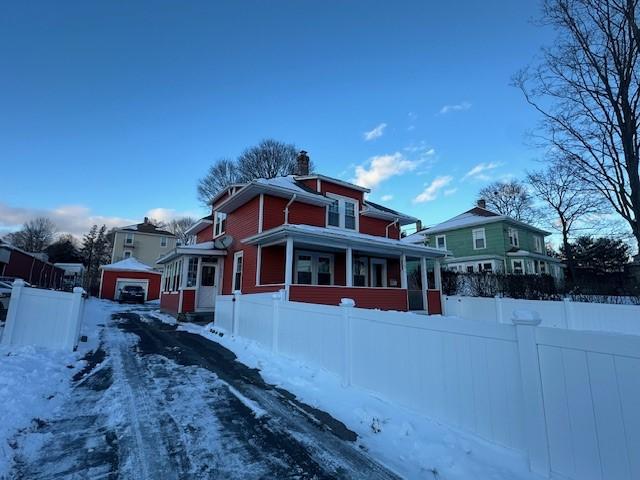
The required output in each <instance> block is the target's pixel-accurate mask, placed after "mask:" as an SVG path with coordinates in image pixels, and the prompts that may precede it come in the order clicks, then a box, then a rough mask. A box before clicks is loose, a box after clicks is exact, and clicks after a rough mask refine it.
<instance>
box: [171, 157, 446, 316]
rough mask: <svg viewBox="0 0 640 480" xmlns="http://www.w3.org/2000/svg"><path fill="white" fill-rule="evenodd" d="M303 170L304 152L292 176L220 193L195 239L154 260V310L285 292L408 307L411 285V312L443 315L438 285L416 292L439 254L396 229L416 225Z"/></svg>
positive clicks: (354, 189)
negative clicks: (157, 297)
mask: <svg viewBox="0 0 640 480" xmlns="http://www.w3.org/2000/svg"><path fill="white" fill-rule="evenodd" d="M308 164H309V157H308V156H307V155H306V152H301V153H300V155H299V157H298V173H299V175H291V176H286V177H277V178H272V179H257V180H254V181H252V182H249V183H246V184H239V185H232V186H230V187H228V188H227V189H226V190H224V191H222V192H220V193H219V194H218V195H217V196H216V197H215V198H214V199H213V204H212V214H211V215H210V216H208V217H205V218H203V219H201V220H200V221H199V222H198V223H197V224H195V225H194V226H193V227H191V229H190V232H189V233H190V234H192V235H194V236H195V238H196V241H195V243H194V244H192V245H188V246H180V247H177V248H176V249H175V250H173V251H171V252H169V253H168V254H166V255H165V256H163V257H162V258H160V260H159V263H162V264H164V270H163V278H162V288H161V290H162V294H161V308H162V309H163V310H164V311H168V312H171V313H191V312H206V311H212V310H213V309H214V307H215V297H216V295H217V294H224V295H229V294H231V293H233V292H236V291H239V292H241V293H242V294H251V293H262V292H275V291H278V290H284V291H285V295H286V298H287V299H288V300H291V301H298V302H310V303H321V304H328V305H338V304H339V303H340V300H341V298H351V299H353V300H355V304H356V306H358V307H363V308H379V309H382V310H402V311H406V310H409V307H410V302H409V295H410V293H411V292H410V291H409V283H410V280H414V281H413V282H411V284H413V285H416V284H417V285H418V287H417V288H418V289H419V291H417V292H413V293H414V296H413V298H414V301H413V302H411V303H412V309H417V310H428V311H429V313H440V312H441V310H440V291H439V288H432V289H429V288H423V287H422V286H425V287H427V271H426V265H427V259H432V260H435V264H436V265H437V264H439V259H440V258H442V257H443V256H444V254H445V252H443V251H442V250H438V249H435V248H429V247H425V246H422V245H414V244H410V243H407V242H403V241H401V240H400V227H401V226H404V225H408V224H411V223H415V222H416V221H417V219H415V218H413V217H411V216H408V215H404V214H402V213H399V212H396V211H394V210H391V209H389V208H385V207H383V206H380V205H377V204H375V203H373V202H370V201H368V200H366V199H365V193H367V192H368V191H369V190H368V189H367V188H363V187H360V186H358V185H354V184H351V183H348V182H345V181H342V180H338V179H335V178H330V177H326V176H323V175H317V174H309V173H308ZM407 262H412V264H413V265H418V268H417V269H414V270H413V271H412V275H411V276H412V277H415V276H416V274H417V276H418V277H419V278H418V280H417V282H416V281H415V279H413V278H408V274H407ZM438 272H439V270H438ZM438 272H437V273H438ZM435 277H436V282H434V283H437V282H438V277H439V275H437V274H436V276H435ZM413 288H414V289H415V288H416V287H413ZM415 293H418V299H419V302H417V305H416V302H415ZM427 304H428V308H425V305H427Z"/></svg>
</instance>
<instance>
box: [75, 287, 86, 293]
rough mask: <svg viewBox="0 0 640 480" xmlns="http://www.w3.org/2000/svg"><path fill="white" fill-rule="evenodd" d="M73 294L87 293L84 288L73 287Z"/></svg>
mask: <svg viewBox="0 0 640 480" xmlns="http://www.w3.org/2000/svg"><path fill="white" fill-rule="evenodd" d="M73 293H85V291H84V288H82V287H73Z"/></svg>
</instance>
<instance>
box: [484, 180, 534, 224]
mask: <svg viewBox="0 0 640 480" xmlns="http://www.w3.org/2000/svg"><path fill="white" fill-rule="evenodd" d="M478 199H479V200H484V201H485V202H486V203H487V208H488V209H489V210H491V211H493V212H496V213H499V214H501V215H507V216H509V217H511V218H514V219H516V220H520V221H521V222H533V221H534V220H535V208H534V207H533V201H532V199H531V195H530V194H529V192H528V191H527V187H526V185H524V184H523V183H522V182H519V181H517V180H511V181H508V182H494V183H491V184H489V185H487V186H486V187H483V188H482V189H480V191H479V192H478Z"/></svg>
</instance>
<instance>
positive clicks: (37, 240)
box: [5, 217, 56, 253]
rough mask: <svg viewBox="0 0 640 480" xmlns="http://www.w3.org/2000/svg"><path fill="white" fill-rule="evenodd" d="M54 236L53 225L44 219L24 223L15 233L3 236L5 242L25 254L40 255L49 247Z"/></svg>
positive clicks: (39, 218)
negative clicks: (25, 252) (23, 251)
mask: <svg viewBox="0 0 640 480" xmlns="http://www.w3.org/2000/svg"><path fill="white" fill-rule="evenodd" d="M55 234H56V226H55V224H54V223H53V222H52V221H51V220H49V219H48V218H46V217H37V218H34V219H33V220H29V221H28V222H27V223H25V224H24V225H23V226H22V228H21V229H20V230H18V231H17V232H13V233H10V234H8V235H6V236H5V240H6V241H7V242H9V243H11V244H12V245H14V246H15V247H18V248H21V249H22V250H25V251H27V252H34V253H40V252H44V250H45V249H46V248H47V247H48V246H49V245H51V243H52V242H53V239H54V237H55Z"/></svg>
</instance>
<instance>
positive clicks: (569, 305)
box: [562, 297, 575, 330]
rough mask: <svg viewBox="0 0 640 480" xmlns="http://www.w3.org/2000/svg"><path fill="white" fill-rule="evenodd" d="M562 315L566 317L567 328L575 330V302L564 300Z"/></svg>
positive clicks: (565, 324)
mask: <svg viewBox="0 0 640 480" xmlns="http://www.w3.org/2000/svg"><path fill="white" fill-rule="evenodd" d="M562 313H563V316H564V326H565V328H568V329H569V330H573V329H574V328H575V322H574V318H573V302H572V301H571V299H570V298H568V297H565V298H563V299H562Z"/></svg>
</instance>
